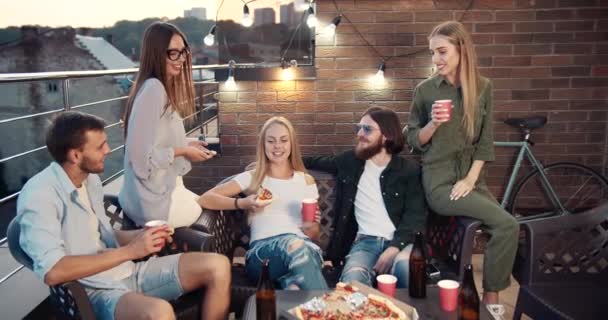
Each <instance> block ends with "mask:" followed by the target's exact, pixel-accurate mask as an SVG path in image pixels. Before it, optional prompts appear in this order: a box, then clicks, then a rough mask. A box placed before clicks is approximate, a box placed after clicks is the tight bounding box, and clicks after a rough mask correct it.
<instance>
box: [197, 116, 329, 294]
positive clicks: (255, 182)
mask: <svg viewBox="0 0 608 320" xmlns="http://www.w3.org/2000/svg"><path fill="white" fill-rule="evenodd" d="M255 159H256V162H255V168H253V169H252V170H249V171H245V172H242V173H240V174H237V175H236V176H234V178H232V179H230V180H229V181H227V182H225V183H223V184H220V185H218V186H216V187H215V188H213V189H211V190H209V191H207V192H205V193H204V194H203V195H202V196H201V198H200V200H199V201H200V204H201V205H202V206H203V207H205V208H208V209H212V210H234V209H236V210H239V209H240V210H245V211H246V212H247V213H248V222H249V225H250V234H249V235H250V246H249V250H248V251H247V253H246V254H245V263H246V264H245V267H246V271H247V276H249V278H250V279H251V280H253V281H257V280H258V278H259V276H260V273H261V271H262V261H263V260H266V259H268V261H269V266H270V277H271V279H272V280H273V281H274V282H275V283H276V284H277V285H278V286H279V287H280V288H281V289H293V290H297V289H303V290H311V289H327V283H326V282H325V278H324V277H323V274H322V273H321V268H322V266H323V258H322V256H321V254H322V253H321V249H320V248H319V246H317V245H316V244H315V243H313V240H315V241H318V236H319V234H320V226H319V219H320V217H319V216H318V214H317V216H316V219H315V220H316V221H306V222H304V221H303V218H302V212H301V209H300V208H301V206H302V200H303V199H317V198H318V197H319V192H318V190H317V185H316V184H315V179H314V178H313V177H312V176H310V175H309V174H307V173H306V169H305V168H304V164H303V163H302V156H301V153H300V145H299V143H298V139H297V136H296V133H295V130H294V128H293V125H292V124H291V122H289V120H287V119H286V118H283V117H272V118H270V119H268V120H267V121H266V123H264V126H263V127H262V130H261V132H260V135H259V138H258V143H257V151H256V157H255ZM264 190H268V191H270V193H271V194H272V198H271V199H268V200H261V199H260V197H259V195H260V191H264ZM241 193H244V194H246V195H247V197H245V198H240V197H239V194H241Z"/></svg>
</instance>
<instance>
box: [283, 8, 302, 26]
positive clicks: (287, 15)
mask: <svg viewBox="0 0 608 320" xmlns="http://www.w3.org/2000/svg"><path fill="white" fill-rule="evenodd" d="M298 17H299V14H298V13H297V12H296V8H295V6H294V4H293V2H292V3H290V4H284V5H281V21H280V22H281V23H282V24H286V25H288V26H290V25H296V24H297V21H298Z"/></svg>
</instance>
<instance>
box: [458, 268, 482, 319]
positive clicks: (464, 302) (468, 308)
mask: <svg viewBox="0 0 608 320" xmlns="http://www.w3.org/2000/svg"><path fill="white" fill-rule="evenodd" d="M458 319H459V320H479V295H477V289H476V288H475V280H474V279H473V266H472V265H470V264H468V265H467V266H466V267H465V268H464V279H463V280H462V287H461V289H460V293H459V294H458Z"/></svg>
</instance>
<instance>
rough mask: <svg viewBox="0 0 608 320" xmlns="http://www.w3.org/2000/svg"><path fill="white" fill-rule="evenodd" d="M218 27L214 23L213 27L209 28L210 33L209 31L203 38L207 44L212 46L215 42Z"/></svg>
mask: <svg viewBox="0 0 608 320" xmlns="http://www.w3.org/2000/svg"><path fill="white" fill-rule="evenodd" d="M216 27H217V26H216V25H213V27H211V29H209V33H207V36H206V37H205V39H204V40H203V42H205V45H206V46H212V45H213V44H214V43H215V29H216Z"/></svg>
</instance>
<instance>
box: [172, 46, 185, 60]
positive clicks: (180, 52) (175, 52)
mask: <svg viewBox="0 0 608 320" xmlns="http://www.w3.org/2000/svg"><path fill="white" fill-rule="evenodd" d="M189 54H190V48H188V47H185V48H183V49H182V50H177V49H167V58H169V60H171V61H177V60H179V58H181V57H184V58H187V57H188V55H189Z"/></svg>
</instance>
